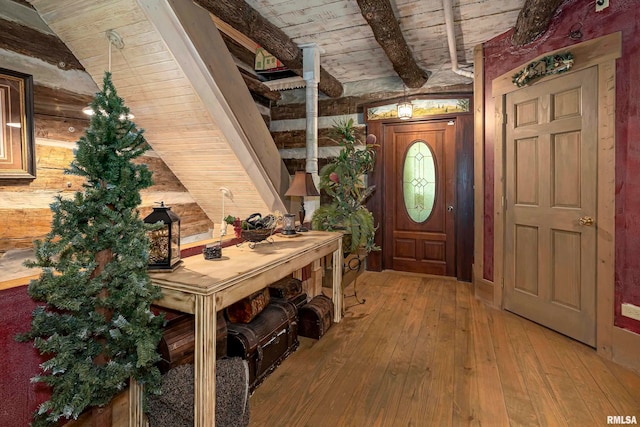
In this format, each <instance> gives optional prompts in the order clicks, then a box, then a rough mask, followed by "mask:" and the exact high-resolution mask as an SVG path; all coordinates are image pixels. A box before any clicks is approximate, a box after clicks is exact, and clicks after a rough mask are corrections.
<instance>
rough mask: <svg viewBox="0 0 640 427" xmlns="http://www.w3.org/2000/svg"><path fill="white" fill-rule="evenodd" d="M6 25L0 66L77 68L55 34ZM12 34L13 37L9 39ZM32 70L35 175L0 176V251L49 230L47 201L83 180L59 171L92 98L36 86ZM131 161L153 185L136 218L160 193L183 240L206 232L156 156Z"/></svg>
mask: <svg viewBox="0 0 640 427" xmlns="http://www.w3.org/2000/svg"><path fill="white" fill-rule="evenodd" d="M8 28H11V29H12V31H11V32H8V31H0V48H3V49H6V50H12V51H13V52H14V53H15V54H16V56H9V55H13V54H9V55H8V56H6V57H3V55H2V54H1V53H0V67H3V68H8V69H11V68H13V67H12V65H15V64H16V63H20V62H21V61H20V60H18V61H16V58H21V57H24V58H27V57H32V58H38V59H41V60H43V61H44V62H46V63H49V64H55V65H57V66H58V68H60V70H61V71H60V73H61V74H66V73H67V72H68V71H67V70H69V69H71V70H72V71H73V72H75V73H77V72H82V71H83V70H82V66H81V65H80V64H79V63H78V62H77V60H75V57H73V55H72V54H71V52H70V51H69V50H68V49H66V46H64V44H62V43H56V42H55V40H58V41H59V39H57V37H55V36H50V35H43V34H42V33H40V32H38V31H36V30H34V29H31V28H28V27H25V26H23V25H19V24H15V23H12V22H9V21H6V20H3V19H1V18H0V29H5V30H6V29H8ZM15 33H18V35H19V36H17V37H10V36H11V35H12V34H13V35H15ZM42 38H45V39H46V40H48V49H45V50H43V49H42V48H41V46H40V43H35V42H34V40H36V41H37V40H40V39H42ZM9 39H10V40H9ZM54 39H55V40H54ZM52 40H53V42H52ZM38 46H40V47H39V48H38ZM57 58H59V59H58V60H56V59H57ZM43 67H44V66H43ZM16 71H21V70H19V69H18V70H16ZM33 74H34V113H35V114H34V124H35V130H36V131H35V133H36V153H35V154H36V179H34V180H32V181H25V180H6V179H1V180H0V202H1V203H0V255H2V253H4V252H6V251H9V250H11V249H20V248H30V247H33V240H34V239H41V238H43V237H44V236H45V234H46V233H47V232H48V231H49V230H50V224H51V210H50V209H49V204H50V203H51V202H52V201H53V200H54V199H53V197H54V195H55V194H65V193H66V194H69V195H70V194H71V193H73V192H75V191H78V190H81V189H82V183H83V179H82V178H80V177H77V176H74V175H65V174H64V170H65V169H66V168H68V167H69V164H70V163H71V161H72V160H73V147H74V145H75V144H74V143H75V142H76V141H77V140H78V139H79V138H80V136H81V135H82V134H83V131H84V129H85V128H86V127H87V126H88V125H89V120H88V118H87V116H85V115H84V114H83V113H82V111H81V110H82V108H83V107H85V106H86V105H87V104H89V102H90V101H91V100H92V98H93V96H92V95H86V94H80V93H75V92H72V91H69V90H65V89H60V88H56V89H53V88H51V87H48V86H45V85H43V84H41V82H40V81H39V79H38V75H37V73H36V72H34V73H33ZM96 91H97V90H96ZM137 161H138V162H142V163H146V164H147V165H148V167H149V169H151V170H152V171H153V180H154V185H153V186H152V187H150V188H148V189H146V190H143V192H142V198H143V205H142V206H141V207H140V214H141V216H142V217H144V216H146V215H147V214H148V213H149V212H151V209H152V206H153V202H156V201H159V200H157V199H158V198H160V197H162V198H163V201H164V202H165V203H166V204H167V205H169V206H171V209H172V210H173V211H174V212H176V213H177V214H178V215H179V216H180V218H181V235H182V237H183V238H188V237H190V236H196V235H198V234H200V233H206V232H209V230H210V229H211V228H212V227H213V224H212V222H211V221H210V220H209V218H207V216H206V215H205V213H204V212H203V211H202V209H200V207H199V206H198V205H197V204H196V203H194V202H193V199H192V198H191V196H190V195H189V193H188V192H187V190H186V189H185V188H184V186H183V185H182V184H181V183H180V182H179V181H178V179H177V178H176V177H175V175H174V174H173V173H172V172H171V171H170V170H169V168H168V167H167V166H166V165H165V163H164V162H163V161H162V160H161V159H160V158H158V157H156V156H154V155H153V152H149V153H148V155H144V156H142V157H141V158H139V159H137ZM172 199H173V200H172Z"/></svg>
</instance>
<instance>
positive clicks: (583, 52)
mask: <svg viewBox="0 0 640 427" xmlns="http://www.w3.org/2000/svg"><path fill="white" fill-rule="evenodd" d="M564 52H571V53H572V54H573V57H574V65H573V67H572V68H571V70H569V71H567V72H565V73H563V74H562V75H568V74H571V73H573V72H576V71H579V70H583V69H586V68H590V67H597V72H598V77H597V79H598V106H597V111H598V124H597V128H598V137H597V141H598V142H597V144H598V147H597V153H598V154H597V155H598V160H597V162H598V172H597V184H596V186H597V207H596V220H597V222H596V227H597V228H596V348H597V350H598V352H599V353H602V354H603V355H605V356H607V357H608V358H611V356H612V344H613V326H614V323H613V322H614V292H615V277H614V270H615V264H614V263H615V128H616V126H615V123H616V122H615V94H616V58H619V57H620V56H621V55H622V38H621V34H620V33H619V32H618V33H613V34H610V35H607V36H603V37H600V38H597V39H593V40H589V41H586V42H582V43H578V44H575V45H572V46H569V47H565V48H562V49H557V50H554V51H552V52H547V53H545V54H543V55H540V56H538V57H536V58H534V59H533V60H532V61H528V62H527V63H525V64H522V65H521V66H519V67H516V68H514V69H513V70H511V71H509V72H507V73H504V74H503V75H501V76H500V77H498V78H496V79H494V80H493V81H492V93H491V95H492V97H493V100H494V103H495V121H496V123H495V135H496V139H495V144H494V159H495V162H494V174H495V175H494V253H493V255H494V256H493V263H494V282H493V283H494V286H493V304H494V305H495V306H497V307H500V308H502V306H503V288H504V267H505V265H504V264H505V253H504V247H505V212H504V199H505V195H506V188H505V186H506V177H505V166H506V159H505V151H506V150H505V144H506V124H505V121H506V120H505V114H506V111H505V109H506V95H507V94H508V93H511V92H513V91H516V90H518V89H519V88H518V87H517V86H515V85H514V84H513V83H512V82H511V79H512V78H513V75H514V74H515V73H517V72H518V71H519V70H521V69H522V68H523V67H524V66H526V65H527V64H528V63H530V62H533V61H535V60H538V59H540V58H542V57H544V56H548V55H553V54H556V53H564ZM554 77H556V76H549V77H543V78H540V79H538V80H536V81H535V82H533V83H532V85H535V84H536V83H539V82H544V81H547V80H550V79H552V78H554Z"/></svg>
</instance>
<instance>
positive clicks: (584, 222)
mask: <svg viewBox="0 0 640 427" xmlns="http://www.w3.org/2000/svg"><path fill="white" fill-rule="evenodd" d="M578 222H579V223H580V225H586V226H588V227H591V226H592V225H593V224H594V222H595V221H594V220H593V218H591V217H590V216H583V217H582V218H580V219H579V220H578Z"/></svg>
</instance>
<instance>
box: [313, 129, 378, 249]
mask: <svg viewBox="0 0 640 427" xmlns="http://www.w3.org/2000/svg"><path fill="white" fill-rule="evenodd" d="M333 130H334V133H335V134H336V136H337V138H338V139H337V142H338V144H340V146H341V147H342V149H341V150H340V153H339V154H338V156H336V157H335V158H334V159H333V160H332V161H331V162H330V163H329V164H327V165H326V166H324V167H323V168H322V169H321V170H320V189H322V190H324V191H325V192H326V193H327V195H328V196H330V197H331V198H332V202H331V203H330V204H328V205H321V206H320V207H319V208H318V209H317V210H316V211H315V212H314V213H313V217H312V220H311V223H312V226H313V228H314V229H316V230H328V231H334V230H341V231H343V232H344V233H345V238H344V240H343V249H344V251H345V253H346V254H348V253H356V252H357V251H358V250H360V251H363V252H365V254H368V253H369V252H371V251H374V250H380V248H379V247H378V246H376V244H375V242H374V238H375V232H376V229H377V227H376V226H375V225H374V220H373V214H372V213H371V212H370V211H369V210H368V209H367V207H366V206H365V205H364V203H365V201H366V200H367V198H368V197H369V196H370V195H371V193H373V191H374V189H375V186H366V185H365V183H364V176H365V175H366V174H367V173H369V172H371V171H372V170H373V167H374V165H375V162H376V148H375V147H376V145H375V144H374V142H375V136H374V135H369V136H367V141H366V144H365V145H364V146H361V147H359V146H358V145H357V143H358V140H357V138H356V136H355V129H354V127H353V120H352V119H349V120H345V121H343V122H338V123H336V124H335V125H334V127H333Z"/></svg>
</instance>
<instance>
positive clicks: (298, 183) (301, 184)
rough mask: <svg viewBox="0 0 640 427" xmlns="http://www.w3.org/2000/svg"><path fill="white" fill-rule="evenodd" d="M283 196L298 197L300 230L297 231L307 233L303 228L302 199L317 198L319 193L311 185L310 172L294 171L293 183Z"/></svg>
mask: <svg viewBox="0 0 640 427" xmlns="http://www.w3.org/2000/svg"><path fill="white" fill-rule="evenodd" d="M284 195H285V196H300V229H299V230H298V231H309V230H307V229H306V228H304V227H303V225H302V224H303V223H304V217H305V214H306V212H305V210H304V198H305V196H319V195H320V193H319V192H318V189H317V188H316V185H315V184H314V183H313V176H312V175H311V173H310V172H304V171H296V174H295V175H294V176H293V181H291V185H290V186H289V189H288V190H287V192H286V193H284Z"/></svg>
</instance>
